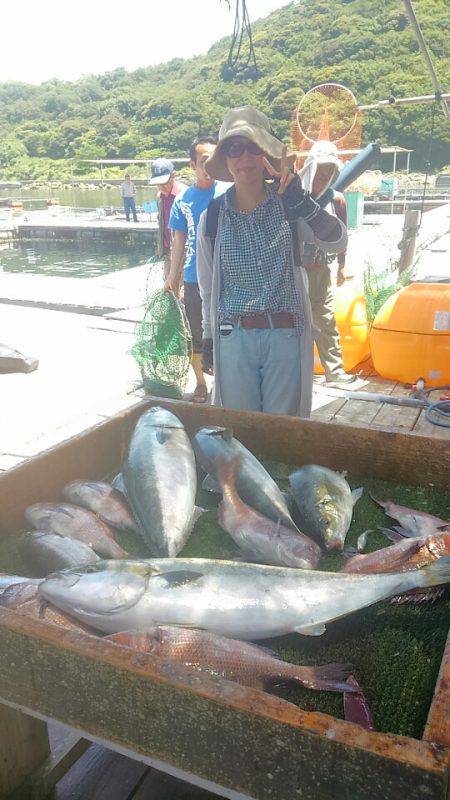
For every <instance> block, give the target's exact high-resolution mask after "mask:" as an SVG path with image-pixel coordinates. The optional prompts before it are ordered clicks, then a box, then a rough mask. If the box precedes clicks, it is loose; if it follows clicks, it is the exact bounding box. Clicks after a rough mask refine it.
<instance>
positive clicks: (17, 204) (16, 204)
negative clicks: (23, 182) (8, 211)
mask: <svg viewBox="0 0 450 800" xmlns="http://www.w3.org/2000/svg"><path fill="white" fill-rule="evenodd" d="M10 208H12V210H13V211H22V209H23V203H22V200H12V201H11V204H10Z"/></svg>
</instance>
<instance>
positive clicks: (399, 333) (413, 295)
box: [370, 283, 450, 386]
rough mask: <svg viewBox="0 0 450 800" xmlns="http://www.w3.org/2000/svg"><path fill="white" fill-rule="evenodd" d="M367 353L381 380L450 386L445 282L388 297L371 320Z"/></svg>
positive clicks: (448, 286)
mask: <svg viewBox="0 0 450 800" xmlns="http://www.w3.org/2000/svg"><path fill="white" fill-rule="evenodd" d="M370 350H371V353H372V360H373V364H374V367H375V369H376V371H377V372H378V374H379V375H381V376H382V377H383V378H390V379H391V380H394V381H403V382H404V383H416V381H417V379H418V378H420V377H422V378H424V380H425V382H426V383H427V384H429V385H430V386H442V385H443V384H446V383H450V283H411V284H410V285H409V286H406V287H405V288H404V289H400V291H399V292H396V293H395V294H394V295H392V296H391V297H389V299H388V300H386V302H385V304H384V305H383V306H382V308H380V310H379V312H378V314H377V315H376V317H375V319H374V321H373V325H372V330H371V332H370Z"/></svg>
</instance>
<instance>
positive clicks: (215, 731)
mask: <svg viewBox="0 0 450 800" xmlns="http://www.w3.org/2000/svg"><path fill="white" fill-rule="evenodd" d="M149 404H150V402H144V403H141V404H140V405H139V406H138V407H136V408H134V409H131V410H129V411H128V412H125V413H122V414H120V415H119V416H118V417H116V418H114V419H111V420H108V421H106V422H104V423H101V424H100V425H98V426H96V427H95V428H93V429H92V430H91V431H89V432H87V433H85V434H81V435H79V436H77V437H74V438H73V439H72V440H70V441H69V442H66V443H62V444H61V445H58V446H57V447H55V448H54V449H53V450H51V451H50V452H49V453H47V454H42V455H40V456H37V457H36V458H34V459H31V460H30V461H29V462H27V463H25V464H23V465H19V466H18V467H17V468H15V469H13V470H11V471H10V473H9V474H6V475H5V474H4V475H0V513H1V515H2V517H1V531H0V534H1V533H2V532H3V534H7V533H8V532H11V531H13V530H14V529H17V528H19V527H20V526H21V524H22V515H23V510H24V508H25V506H26V505H28V504H29V503H31V502H35V501H39V500H44V499H45V500H50V499H53V498H54V499H57V498H58V495H59V493H60V490H61V488H62V486H63V485H64V484H65V483H66V482H67V481H69V480H72V479H74V478H76V477H79V476H80V475H83V476H86V478H88V477H91V478H100V477H103V476H105V475H106V474H107V473H111V472H114V471H115V470H117V469H118V468H119V466H120V464H121V461H122V459H123V456H124V453H125V451H126V447H127V443H128V440H129V437H130V434H131V431H132V430H133V427H134V425H135V422H136V420H137V418H138V416H139V414H140V413H142V411H143V410H144V409H145V408H147V407H148V405H149ZM153 404H154V405H157V404H159V405H164V406H166V407H168V408H171V409H172V410H173V411H174V412H175V413H176V414H177V415H178V416H179V417H180V418H181V419H182V420H183V422H184V423H185V425H186V428H187V430H188V431H189V432H190V433H192V432H194V431H195V430H196V429H198V428H199V427H201V426H202V425H223V426H226V427H231V428H232V429H234V431H235V434H236V435H237V436H238V437H239V438H240V440H241V441H243V443H244V444H245V445H246V446H248V447H249V448H251V449H252V450H253V451H255V452H257V453H259V454H261V455H262V456H264V457H267V458H270V459H273V460H283V461H284V462H286V463H296V464H301V463H308V462H311V461H316V462H319V463H323V464H326V465H328V466H330V467H332V468H341V469H342V468H345V467H346V466H348V463H349V462H350V463H352V465H353V468H354V472H355V474H360V475H369V476H373V477H379V478H384V479H387V480H389V479H390V480H396V481H397V482H402V481H403V482H405V483H408V484H413V483H416V484H418V485H421V484H423V483H424V482H433V483H435V484H439V485H448V481H449V470H448V460H449V457H450V448H449V445H448V443H447V442H446V441H440V440H437V439H434V440H430V439H427V438H424V437H421V436H418V435H408V434H403V433H392V432H391V431H384V430H380V431H374V430H371V429H369V428H366V427H353V426H351V425H349V426H345V427H343V426H340V425H337V424H334V423H322V422H314V421H302V420H299V419H296V418H290V417H275V416H268V415H263V414H252V413H248V412H236V411H230V410H224V409H218V408H212V407H200V406H195V405H192V404H188V403H184V402H175V401H162V400H158V401H155V402H154V403H153ZM444 465H446V466H444ZM448 661H449V654H448V652H447V654H446V658H445V659H444V662H443V666H442V670H441V676H443V677H442V678H441V679H440V682H438V686H437V688H436V694H435V699H434V702H433V708H432V714H431V712H430V720H429V724H428V726H427V730H428V736H429V741H421V742H420V741H416V740H413V739H408V738H404V737H399V736H394V735H388V734H378V733H369V732H366V731H364V730H362V729H361V728H359V727H358V726H355V725H352V724H350V723H346V722H343V721H342V720H338V719H334V718H333V717H330V716H328V715H325V714H320V713H314V712H306V711H303V710H302V709H300V708H298V707H297V706H294V705H291V704H289V703H286V702H285V701H283V700H281V699H279V698H277V697H274V696H270V695H267V694H264V693H261V692H258V691H256V690H251V689H247V688H245V687H243V686H239V685H237V684H232V683H229V682H227V681H224V680H221V679H219V678H213V677H211V676H207V675H203V674H201V673H199V674H197V673H192V672H191V671H190V670H187V669H186V668H183V667H182V666H181V665H177V664H175V663H173V662H172V663H169V662H159V663H158V662H156V661H153V660H152V658H151V656H147V655H143V654H139V655H136V654H134V653H133V652H131V651H128V650H127V649H126V648H122V647H120V646H118V645H115V644H113V643H111V642H108V641H105V640H104V639H99V638H97V637H91V636H88V635H84V634H80V633H78V632H73V631H61V630H60V629H58V628H56V627H53V626H51V625H49V624H47V623H45V622H38V621H35V620H31V619H28V618H27V617H25V616H24V615H20V614H18V613H16V612H14V611H11V610H8V609H0V700H2V701H4V702H6V703H10V704H14V705H15V706H18V707H20V708H21V709H23V710H25V711H26V712H27V713H29V714H36V715H42V716H43V717H44V718H46V719H47V718H49V719H52V720H56V721H60V722H62V723H63V724H65V725H68V726H70V727H73V728H76V729H77V730H78V731H79V732H80V735H83V736H84V737H85V738H88V739H92V740H95V741H97V742H99V743H104V744H107V746H108V747H110V748H112V749H114V750H117V751H118V752H121V753H123V754H126V755H131V756H133V757H136V758H138V759H139V760H141V761H143V762H144V763H146V764H147V765H149V766H151V767H155V768H156V769H159V770H163V771H166V772H169V773H171V774H172V775H174V776H176V777H177V778H181V779H183V780H188V781H191V782H193V783H197V784H198V785H199V786H200V787H201V788H204V789H208V790H215V791H217V792H218V793H220V794H222V795H223V796H225V797H229V798H233V800H234V799H237V798H240V800H242V798H244V799H245V798H256V800H274V798H277V800H293V798H295V800H296V799H297V798H298V799H299V800H312V798H314V800H331V798H333V800H334V799H335V798H339V800H379V799H380V798H383V800H398V798H399V797H402V798H403V797H405V798H408V800H444V798H445V797H446V792H447V788H448V781H449V766H450V751H449V749H446V748H444V747H442V745H441V743H440V742H439V743H438V746H436V744H435V742H434V738H435V737H439V739H440V740H442V741H444V737H446V735H447V734H446V730H447V728H446V724H447V723H446V717H445V714H446V712H447V710H448V699H447V696H446V691H447V689H446V687H447V686H448V679H447V674H448V672H447V670H448ZM80 687H82V690H80Z"/></svg>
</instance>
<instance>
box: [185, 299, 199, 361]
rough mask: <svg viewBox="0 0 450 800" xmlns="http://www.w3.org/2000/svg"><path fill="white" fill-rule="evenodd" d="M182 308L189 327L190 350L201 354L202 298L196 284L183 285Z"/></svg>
mask: <svg viewBox="0 0 450 800" xmlns="http://www.w3.org/2000/svg"><path fill="white" fill-rule="evenodd" d="M184 307H185V309H186V316H187V318H188V321H189V325H190V326H191V333H192V349H193V351H194V353H201V352H202V339H203V328H202V298H201V297H200V292H199V288H198V283H185V284H184Z"/></svg>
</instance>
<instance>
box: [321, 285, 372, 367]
mask: <svg viewBox="0 0 450 800" xmlns="http://www.w3.org/2000/svg"><path fill="white" fill-rule="evenodd" d="M334 314H335V317H336V325H337V329H338V332H339V339H340V342H341V348H342V360H343V363H344V369H345V370H346V371H347V372H348V371H349V370H352V369H354V368H355V367H356V365H357V364H360V363H361V361H364V360H365V359H366V358H367V357H368V356H369V354H370V348H369V324H368V321H367V314H366V300H365V297H364V295H363V294H362V293H355V286H354V284H353V283H351V282H349V281H346V282H345V283H344V284H343V285H342V286H338V287H337V288H336V290H335V293H334ZM314 372H315V373H316V374H318V375H323V372H324V370H323V367H322V364H321V363H320V359H319V354H318V352H317V347H316V345H314Z"/></svg>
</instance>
